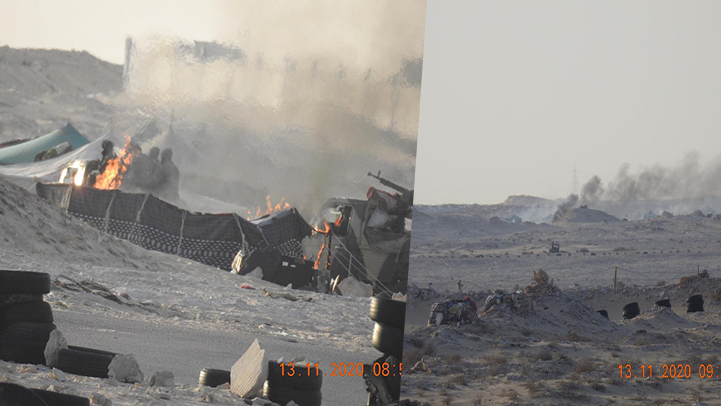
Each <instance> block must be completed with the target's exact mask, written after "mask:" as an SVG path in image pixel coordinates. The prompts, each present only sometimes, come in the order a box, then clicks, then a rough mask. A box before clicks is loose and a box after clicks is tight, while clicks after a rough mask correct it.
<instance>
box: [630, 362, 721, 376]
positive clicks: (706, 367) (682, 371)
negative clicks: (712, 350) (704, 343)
mask: <svg viewBox="0 0 721 406" xmlns="http://www.w3.org/2000/svg"><path fill="white" fill-rule="evenodd" d="M618 372H619V375H620V377H621V378H622V379H637V378H642V379H646V378H659V379H691V378H700V379H719V378H721V376H719V366H718V365H712V364H700V365H698V366H695V365H691V364H684V363H677V364H662V365H658V364H657V365H656V366H654V365H653V364H641V365H638V366H632V365H631V364H619V366H618Z"/></svg>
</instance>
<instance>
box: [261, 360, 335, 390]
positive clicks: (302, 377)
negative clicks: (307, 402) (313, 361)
mask: <svg viewBox="0 0 721 406" xmlns="http://www.w3.org/2000/svg"><path fill="white" fill-rule="evenodd" d="M284 370H285V374H283V371H284ZM294 371H295V374H294V375H293V376H290V375H288V373H289V367H288V365H285V367H284V369H281V367H280V364H278V363H277V362H275V361H268V382H270V383H271V384H274V385H279V386H282V387H286V388H291V389H298V390H303V391H318V390H320V388H321V387H322V386H323V371H322V370H320V369H318V370H317V371H316V369H315V367H313V366H311V368H310V372H309V370H308V367H306V365H305V364H304V363H300V364H298V365H295V367H294ZM309 373H310V376H309V375H308V374H309Z"/></svg>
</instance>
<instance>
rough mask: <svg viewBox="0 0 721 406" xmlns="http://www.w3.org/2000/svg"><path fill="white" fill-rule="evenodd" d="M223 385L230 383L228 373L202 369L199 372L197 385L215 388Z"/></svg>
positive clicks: (219, 370) (220, 370)
mask: <svg viewBox="0 0 721 406" xmlns="http://www.w3.org/2000/svg"><path fill="white" fill-rule="evenodd" d="M224 383H230V371H224V370H222V369H212V368H203V370H202V371H200V378H199V379H198V384H200V385H202V386H210V387H211V388H216V387H218V386H220V385H222V384H224Z"/></svg>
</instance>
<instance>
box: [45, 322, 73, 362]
mask: <svg viewBox="0 0 721 406" xmlns="http://www.w3.org/2000/svg"><path fill="white" fill-rule="evenodd" d="M66 349H68V341H67V340H66V339H65V337H63V333H61V332H60V330H57V329H56V330H53V331H51V332H50V337H49V338H48V342H47V344H45V351H44V353H45V365H47V366H49V367H56V366H57V365H58V354H60V350H66Z"/></svg>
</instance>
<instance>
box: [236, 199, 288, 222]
mask: <svg viewBox="0 0 721 406" xmlns="http://www.w3.org/2000/svg"><path fill="white" fill-rule="evenodd" d="M265 206H266V207H265V211H263V209H262V208H261V207H260V206H258V210H256V212H255V215H253V212H251V211H250V210H248V217H247V219H248V220H250V219H251V218H259V217H263V216H266V215H268V214H273V213H275V212H277V211H281V210H285V209H289V208H290V207H291V206H290V203H288V202H286V201H285V197H283V198H281V199H280V203H278V204H276V205H273V203H271V200H270V195H268V196H266V197H265Z"/></svg>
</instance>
